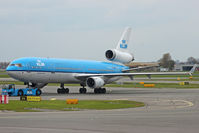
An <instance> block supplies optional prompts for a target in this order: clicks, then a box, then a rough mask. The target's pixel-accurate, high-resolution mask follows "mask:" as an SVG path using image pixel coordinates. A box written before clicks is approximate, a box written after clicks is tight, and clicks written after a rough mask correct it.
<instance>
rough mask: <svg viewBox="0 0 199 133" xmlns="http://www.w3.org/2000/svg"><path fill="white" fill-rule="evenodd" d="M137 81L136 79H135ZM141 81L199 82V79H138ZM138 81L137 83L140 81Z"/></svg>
mask: <svg viewBox="0 0 199 133" xmlns="http://www.w3.org/2000/svg"><path fill="white" fill-rule="evenodd" d="M135 79H136V78H135ZM138 80H139V81H143V80H144V81H180V82H182V81H199V78H193V79H189V78H182V79H180V80H178V79H177V78H176V79H138ZM138 80H137V81H138Z"/></svg>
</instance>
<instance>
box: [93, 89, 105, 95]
mask: <svg viewBox="0 0 199 133" xmlns="http://www.w3.org/2000/svg"><path fill="white" fill-rule="evenodd" d="M94 93H95V94H105V93H106V88H95V89H94Z"/></svg>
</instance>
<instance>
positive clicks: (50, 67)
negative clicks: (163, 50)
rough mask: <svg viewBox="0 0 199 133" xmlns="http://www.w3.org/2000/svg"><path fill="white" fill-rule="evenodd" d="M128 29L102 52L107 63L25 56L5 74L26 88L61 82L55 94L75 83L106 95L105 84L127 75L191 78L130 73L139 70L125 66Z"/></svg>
mask: <svg viewBox="0 0 199 133" xmlns="http://www.w3.org/2000/svg"><path fill="white" fill-rule="evenodd" d="M130 33H131V28H130V27H127V28H126V29H125V30H124V32H123V34H122V37H121V39H120V40H119V42H118V44H117V47H116V48H115V49H109V50H107V51H106V52H105V57H106V59H107V60H109V62H101V61H90V60H72V59H57V58H39V57H27V58H19V59H16V60H14V61H12V62H11V63H10V64H9V66H8V67H7V69H6V71H7V73H8V75H10V76H11V77H12V78H14V79H17V80H19V81H22V82H24V85H28V87H33V88H40V89H42V88H43V87H44V86H46V85H47V84H48V83H60V88H58V89H57V93H58V94H66V93H69V89H68V88H65V87H64V84H68V83H78V84H80V86H82V88H80V89H79V92H80V93H86V92H87V89H86V88H85V87H86V86H87V87H89V88H91V89H93V90H94V93H106V88H103V86H104V85H106V84H109V83H112V82H114V81H117V80H119V79H121V78H122V77H124V76H128V77H129V78H131V79H133V77H134V76H136V75H146V76H148V77H150V76H151V75H188V74H189V75H191V73H192V72H141V73H135V72H133V73H132V72H130V71H132V70H137V69H139V68H129V67H128V66H125V65H124V64H126V63H129V62H132V61H133V60H134V56H133V54H132V53H131V52H130V51H129V46H128V44H129V37H130Z"/></svg>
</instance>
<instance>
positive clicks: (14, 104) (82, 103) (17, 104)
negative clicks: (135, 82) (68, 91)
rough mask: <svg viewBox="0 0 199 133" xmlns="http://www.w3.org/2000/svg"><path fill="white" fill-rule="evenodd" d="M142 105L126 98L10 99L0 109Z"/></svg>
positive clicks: (132, 106) (98, 108)
mask: <svg viewBox="0 0 199 133" xmlns="http://www.w3.org/2000/svg"><path fill="white" fill-rule="evenodd" d="M144 105H145V104H144V103H143V102H136V101H128V100H79V102H78V104H66V101H64V100H54V101H50V100H43V101H41V102H26V101H19V100H10V101H9V104H0V110H8V111H16V112H41V111H40V110H35V109H49V110H59V111H78V110H110V109H123V108H136V107H143V106H144Z"/></svg>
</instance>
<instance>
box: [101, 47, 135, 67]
mask: <svg viewBox="0 0 199 133" xmlns="http://www.w3.org/2000/svg"><path fill="white" fill-rule="evenodd" d="M105 56H106V59H107V60H110V61H114V62H119V63H123V64H125V63H129V62H131V61H133V60H134V57H133V54H130V53H127V52H122V51H119V50H117V49H113V50H107V51H106V53H105Z"/></svg>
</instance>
